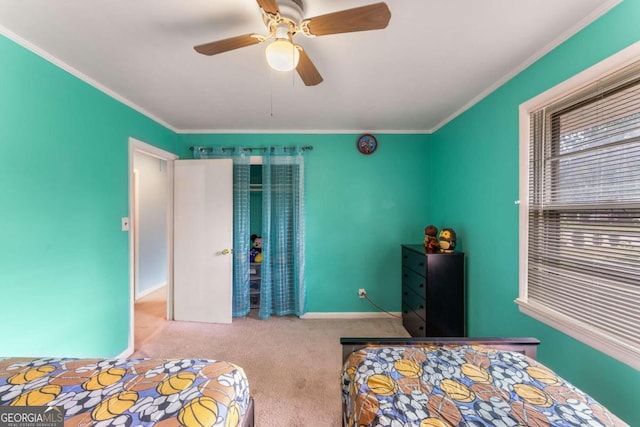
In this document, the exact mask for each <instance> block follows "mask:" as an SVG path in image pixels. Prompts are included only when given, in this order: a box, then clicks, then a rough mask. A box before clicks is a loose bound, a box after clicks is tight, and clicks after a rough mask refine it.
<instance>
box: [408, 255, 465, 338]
mask: <svg viewBox="0 0 640 427" xmlns="http://www.w3.org/2000/svg"><path fill="white" fill-rule="evenodd" d="M464 288H465V285H464V253H462V252H455V253H453V254H443V253H433V254H425V252H424V246H422V245H402V324H403V326H404V327H405V329H406V330H407V331H408V332H409V333H410V334H411V336H413V337H463V336H465V303H464V300H465V295H464V293H465V292H464V291H465V290H464Z"/></svg>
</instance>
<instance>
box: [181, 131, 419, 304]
mask: <svg viewBox="0 0 640 427" xmlns="http://www.w3.org/2000/svg"><path fill="white" fill-rule="evenodd" d="M357 137H358V135H344V134H342V135H292V134H281V135H179V144H180V147H181V153H180V156H181V157H189V156H190V152H189V150H188V147H190V146H198V145H206V146H211V145H223V146H234V145H246V146H265V145H270V144H272V145H292V144H303V145H312V146H313V147H314V148H313V151H311V152H309V154H308V155H307V161H306V163H305V173H306V188H305V189H306V194H305V204H306V211H305V212H306V222H305V224H306V233H307V234H306V241H307V244H306V255H307V256H306V273H307V275H306V284H307V301H308V311H309V312H360V311H376V309H375V308H373V307H372V306H371V305H370V304H368V303H367V302H366V300H363V299H360V298H358V296H357V291H358V288H363V287H364V288H365V289H366V290H367V294H368V295H369V297H370V298H371V299H373V300H374V301H375V302H377V303H378V304H379V305H381V306H383V307H384V308H385V309H387V310H389V311H395V312H399V311H400V305H401V301H400V297H401V295H400V291H399V290H400V244H401V243H420V242H421V241H422V238H423V232H424V227H425V225H426V224H425V221H426V212H427V204H428V201H427V199H426V197H424V194H425V189H426V187H427V184H428V183H427V178H426V174H425V164H424V158H425V152H426V149H427V139H428V136H427V135H377V137H378V142H379V148H378V150H377V151H376V152H375V153H374V154H371V155H362V154H360V153H359V152H358V150H357V149H356V139H357Z"/></svg>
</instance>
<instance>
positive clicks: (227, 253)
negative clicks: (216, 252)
mask: <svg viewBox="0 0 640 427" xmlns="http://www.w3.org/2000/svg"><path fill="white" fill-rule="evenodd" d="M232 252H233V249H223V250H222V255H229V254H230V253H232Z"/></svg>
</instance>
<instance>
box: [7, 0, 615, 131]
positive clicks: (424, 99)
mask: <svg viewBox="0 0 640 427" xmlns="http://www.w3.org/2000/svg"><path fill="white" fill-rule="evenodd" d="M377 1H378V0H305V17H307V18H309V17H313V16H317V15H322V14H325V13H330V12H335V11H339V10H343V9H349V8H352V7H358V6H363V5H367V4H371V3H375V2H377ZM618 2H619V0H386V3H387V4H388V6H389V9H390V10H391V21H390V23H389V26H388V27H387V28H386V29H384V30H377V31H366V32H359V33H347V34H339V35H331V36H324V37H317V38H313V39H312V38H306V37H305V36H303V35H298V36H296V39H295V41H296V42H297V43H299V44H301V45H302V46H303V47H304V49H305V50H306V51H307V53H308V54H309V56H310V57H311V59H312V61H313V62H314V64H315V65H316V67H317V68H318V70H319V71H320V73H321V74H322V76H323V77H324V82H323V83H321V84H320V85H318V86H314V87H306V86H304V84H303V83H302V81H301V80H300V78H299V77H298V75H297V74H296V73H295V72H289V73H279V72H276V71H271V69H270V68H269V67H268V65H267V64H266V61H265V58H264V48H265V44H259V45H255V46H250V47H245V48H241V49H238V50H234V51H230V52H226V53H223V54H220V55H217V56H212V57H209V56H203V55H200V54H197V53H196V52H195V51H194V50H193V46H194V45H197V44H202V43H206V42H209V41H215V40H219V39H224V38H228V37H233V36H236V35H242V34H247V33H253V32H257V33H263V34H264V33H266V31H265V27H264V24H263V22H262V19H261V14H260V9H259V8H258V5H257V3H256V1H255V0H134V1H132V0H106V1H105V0H0V26H1V27H0V32H2V34H5V35H7V36H8V37H9V38H12V39H14V40H16V41H18V42H19V43H21V44H22V45H24V46H25V47H27V48H29V49H31V50H33V51H35V52H37V53H38V54H40V55H42V56H44V57H45V58H47V59H49V60H50V61H52V62H54V63H56V64H58V65H60V66H62V67H63V68H65V69H67V70H69V71H71V72H72V73H74V74H75V75H77V76H79V77H81V78H83V79H85V80H87V81H88V82H90V83H91V84H93V85H94V86H96V87H98V88H99V89H101V90H103V91H105V92H107V93H109V94H110V95H112V96H114V97H116V98H117V99H120V100H122V101H123V102H125V103H126V104H128V105H130V106H132V107H134V108H136V109H137V110H139V111H141V112H143V113H144V114H146V115H148V116H150V117H151V118H153V119H155V120H157V121H159V122H160V123H162V124H164V125H166V126H167V127H169V128H171V129H173V130H175V131H177V132H362V131H372V132H431V131H433V130H435V129H437V128H438V127H440V126H442V125H443V124H444V123H446V122H447V121H448V120H450V119H451V118H453V117H455V116H456V115H457V114H459V113H461V112H462V111H464V110H465V109H466V108H468V107H469V106H470V105H472V104H473V103H475V102H477V101H478V100H479V99H481V98H482V97H483V96H484V95H486V94H488V93H489V92H491V91H492V90H493V89H495V88H496V87H498V86H499V85H500V84H502V83H504V82H505V81H506V80H507V79H508V78H510V77H512V76H513V75H515V74H516V73H517V72H519V71H521V70H522V69H523V68H525V67H526V66H527V65H529V64H531V63H532V62H533V61H534V60H535V59H537V58H539V57H540V56H541V55H543V54H545V53H546V52H548V51H549V50H551V49H552V48H553V47H555V46H557V45H558V44H559V43H561V42H562V41H564V40H566V39H567V38H568V37H570V36H571V35H572V34H574V33H575V32H577V31H578V30H580V29H581V28H583V27H584V26H586V25H588V24H589V23H590V22H592V21H593V20H595V19H596V18H598V17H599V16H601V15H602V14H603V13H604V12H606V11H607V10H608V9H610V8H611V7H613V6H614V5H615V4H617V3H618Z"/></svg>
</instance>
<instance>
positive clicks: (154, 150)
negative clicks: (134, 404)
mask: <svg viewBox="0 0 640 427" xmlns="http://www.w3.org/2000/svg"><path fill="white" fill-rule="evenodd" d="M135 153H141V154H145V155H147V156H151V157H155V158H156V159H160V160H164V161H165V162H166V165H167V189H168V194H167V320H173V167H174V165H173V162H174V160H176V159H178V156H177V155H175V154H173V153H170V152H168V151H165V150H163V149H161V148H158V147H156V146H153V145H151V144H147V143H146V142H142V141H140V140H138V139H135V138H132V137H130V138H129V345H128V348H127V351H126V353H127V354H132V353H133V352H134V351H135V348H134V345H135V339H134V334H135V321H134V320H135V318H134V316H135V285H136V283H135V282H136V280H135V262H136V260H135V250H136V248H135V233H136V231H137V228H136V227H137V224H136V221H135V220H136V218H135V212H134V208H135V200H134V197H135V190H134V188H135V187H134V186H135V175H134V157H135Z"/></svg>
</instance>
